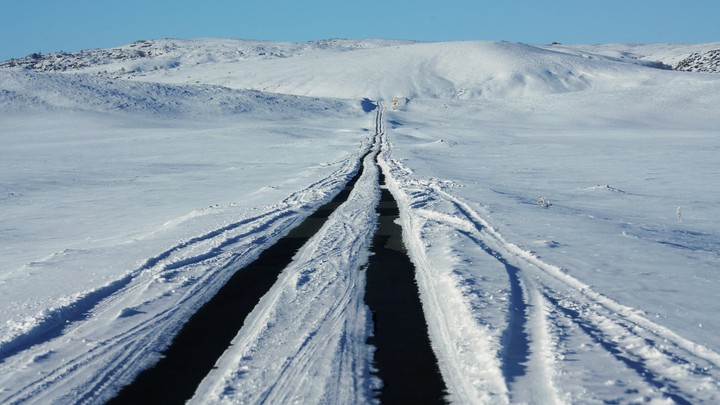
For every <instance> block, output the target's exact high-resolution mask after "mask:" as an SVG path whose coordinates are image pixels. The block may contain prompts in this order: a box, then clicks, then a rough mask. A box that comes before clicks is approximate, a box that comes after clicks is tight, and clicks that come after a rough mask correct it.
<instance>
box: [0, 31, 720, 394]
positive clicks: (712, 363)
mask: <svg viewBox="0 0 720 405" xmlns="http://www.w3.org/2000/svg"><path fill="white" fill-rule="evenodd" d="M719 48H720V44H718V43H710V44H692V45H683V44H656V45H624V44H606V45H562V44H553V45H542V46H532V45H527V44H518V43H510V42H503V41H501V42H486V41H476V42H450V43H420V42H407V41H389V40H358V41H352V40H326V41H316V42H309V43H276V42H265V41H242V40H220V39H199V40H170V39H167V40H149V41H138V42H136V43H133V44H129V45H127V46H123V47H118V48H113V49H100V50H88V51H81V52H76V53H61V52H58V53H52V54H48V55H31V56H28V57H26V58H22V59H16V60H11V61H7V62H4V63H2V64H0V144H1V145H2V151H3V158H2V159H1V160H0V258H1V259H2V260H0V402H2V403H10V404H15V403H99V402H103V401H105V400H108V399H109V398H111V397H112V396H113V395H114V394H115V393H117V392H118V390H119V389H120V388H121V387H122V386H124V385H125V384H128V383H130V382H131V381H132V379H133V378H134V377H135V376H136V375H137V374H138V373H140V372H141V371H142V370H143V369H145V368H147V367H148V366H150V365H151V364H153V362H155V361H156V360H157V359H158V358H159V355H160V354H159V353H160V352H161V351H162V349H163V348H164V347H166V346H167V345H168V344H169V342H170V341H171V339H172V337H173V336H174V335H175V334H176V333H177V331H178V330H179V328H180V327H181V326H182V324H183V323H184V322H185V321H186V320H187V319H188V317H189V316H190V315H191V314H192V313H193V312H194V311H195V310H196V309H197V308H198V307H200V306H201V305H202V304H203V303H204V302H206V301H207V300H209V299H210V297H212V295H213V294H214V292H215V291H217V290H218V289H219V288H220V286H222V285H223V283H224V282H225V281H226V280H227V279H228V278H229V277H230V276H231V275H232V274H233V273H234V272H236V271H242V268H243V266H244V265H246V264H248V263H250V262H251V261H252V260H254V259H255V258H256V257H258V255H259V254H260V253H261V252H262V251H263V250H264V249H266V248H267V247H269V246H270V245H272V243H273V242H274V241H276V240H278V239H279V238H280V237H282V236H283V235H285V234H286V233H287V232H289V231H290V229H292V228H293V226H295V225H297V224H298V223H300V221H302V220H303V219H304V218H306V217H307V216H309V215H310V214H311V213H312V212H313V210H314V209H316V208H317V207H319V206H321V205H322V204H323V203H325V202H327V201H329V200H330V199H331V198H332V197H333V196H334V195H335V194H337V193H338V192H339V191H340V190H341V189H342V188H343V187H344V184H345V183H346V182H347V181H348V179H350V178H351V177H352V176H353V175H354V174H355V173H357V172H358V171H359V170H362V167H363V166H364V167H365V170H363V173H362V176H361V177H360V180H359V181H358V182H357V184H356V186H355V188H354V190H353V191H352V193H351V194H350V197H349V199H348V200H347V202H346V203H344V204H343V205H341V206H340V207H339V208H338V209H337V210H336V211H335V212H334V213H333V214H332V215H331V217H330V218H329V220H328V222H327V223H326V224H325V226H324V227H323V228H322V229H321V230H320V231H319V232H318V233H317V234H316V235H315V236H314V237H313V238H311V240H310V241H309V242H308V243H307V244H306V245H305V246H304V247H303V248H302V249H301V250H300V251H299V252H298V254H297V255H296V257H295V258H294V260H293V262H292V264H290V265H289V266H288V267H287V268H286V269H285V270H284V271H283V273H282V274H281V275H280V277H279V279H278V281H277V283H276V284H275V285H274V286H273V287H272V289H271V290H270V291H269V292H268V293H267V294H266V295H265V296H264V297H263V298H262V299H261V300H260V302H259V303H258V305H257V307H256V308H255V309H254V311H253V312H252V313H251V315H250V316H249V317H248V318H247V320H246V322H245V325H244V327H243V328H242V329H240V330H239V331H238V334H237V336H236V337H235V339H234V340H233V342H232V345H231V346H230V347H228V349H227V351H226V352H225V354H224V355H223V356H222V357H221V358H220V359H218V361H217V364H216V368H215V369H213V370H212V371H211V372H210V373H209V374H208V375H207V376H206V377H205V379H204V381H203V382H202V384H201V385H200V386H199V387H198V389H197V391H196V394H195V397H194V398H193V399H192V402H194V403H238V402H240V403H259V402H266V403H289V402H302V403H372V402H374V397H373V390H374V389H376V388H378V387H379V386H381V384H382V382H381V381H379V380H378V379H377V377H375V376H374V374H373V368H372V367H373V366H372V354H373V351H374V350H375V349H374V348H373V347H372V346H370V345H368V344H367V343H366V342H367V337H368V336H369V335H370V334H371V333H372V322H371V320H370V319H371V317H370V314H369V310H368V309H367V307H366V306H365V304H364V303H363V294H364V286H365V278H364V270H363V269H364V265H365V264H366V262H367V258H368V255H369V254H370V253H369V244H370V240H371V238H372V233H373V231H374V229H375V226H376V213H375V205H376V203H377V201H378V196H379V186H378V184H377V179H378V170H382V171H383V173H384V175H385V178H386V180H387V182H388V187H389V190H390V191H391V192H392V194H393V195H394V197H395V198H396V199H397V201H398V204H399V208H400V222H401V224H402V227H403V239H404V242H405V245H406V247H407V249H408V252H409V255H410V257H411V259H412V261H413V263H414V264H415V266H416V270H417V274H416V278H417V284H418V288H419V293H420V297H421V300H422V303H423V308H424V311H425V315H426V319H427V323H428V332H429V335H430V338H431V341H432V346H433V350H434V351H435V354H436V356H437V358H438V362H439V366H440V369H441V372H442V376H443V379H444V380H445V383H446V385H447V388H448V393H449V400H450V401H451V402H453V403H498V404H503V403H543V404H550V403H558V404H561V403H681V404H682V403H707V404H713V403H717V402H718V401H720V337H719V336H720V333H718V330H719V328H720V324H719V323H718V317H717V313H719V312H720V301H719V300H717V286H718V285H719V283H720V278H719V277H718V272H717V269H718V268H719V267H720V234H719V233H718V232H719V230H720V204H719V203H718V201H720V188H718V187H717V184H718V182H717V178H718V175H719V174H720V166H719V165H718V162H717V155H718V152H719V151H720V137H718V135H719V134H718V128H720V114H718V106H720V76H718V75H716V74H712V73H717V66H716V65H717V63H716V62H717V49H719ZM688 70H691V71H688ZM374 102H377V104H375V103H374ZM375 107H377V108H375ZM368 151H372V152H373V153H371V154H370V155H368V156H367V157H366V158H365V159H364V161H361V160H362V159H361V158H362V157H363V156H365V154H366V152H368ZM375 154H377V155H378V163H379V165H375V164H374V163H373V157H374V155H375Z"/></svg>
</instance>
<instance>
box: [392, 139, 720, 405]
mask: <svg viewBox="0 0 720 405" xmlns="http://www.w3.org/2000/svg"><path fill="white" fill-rule="evenodd" d="M388 148H389V153H387V154H386V155H385V156H384V164H385V166H386V172H387V173H390V175H391V176H392V177H394V179H393V181H394V182H395V184H396V185H395V187H394V190H395V191H396V193H397V194H401V195H402V199H403V200H404V205H406V207H407V211H408V215H407V218H406V221H407V222H410V223H414V224H415V225H413V234H412V235H410V236H409V237H410V238H415V239H416V243H415V247H416V249H418V250H420V251H426V252H427V251H432V250H433V249H437V248H436V247H433V246H430V245H427V244H425V242H423V239H422V236H421V235H422V234H423V233H425V232H427V233H430V232H433V233H437V232H440V233H441V234H446V235H452V234H456V235H460V236H461V239H460V241H462V240H465V241H470V242H471V243H472V244H474V245H475V246H477V248H478V249H479V250H480V251H482V252H484V253H485V254H486V255H487V256H488V257H491V258H493V260H495V261H496V262H497V263H499V265H500V266H499V267H501V268H503V269H504V270H505V272H506V273H507V280H508V297H509V298H508V307H507V308H508V311H507V315H506V326H505V330H504V332H503V333H501V334H499V337H498V339H499V340H500V341H501V342H502V343H503V344H502V345H500V347H499V348H498V349H497V353H498V355H499V356H500V358H501V359H502V362H501V365H500V366H499V368H500V370H501V371H502V377H503V380H504V384H505V385H506V386H507V387H508V389H509V391H508V392H507V394H504V393H503V390H502V388H501V387H497V388H495V389H494V390H495V392H496V395H497V396H499V397H502V396H503V395H508V397H507V398H508V399H507V401H508V402H518V401H520V402H522V401H526V400H532V398H545V400H546V401H547V402H556V403H562V402H565V401H566V400H568V399H569V400H570V401H572V397H571V396H569V395H570V394H569V393H562V392H559V391H558V390H557V388H556V381H555V380H556V379H557V378H559V377H558V375H559V374H563V373H565V371H564V370H565V368H566V367H572V365H571V364H564V363H563V361H562V359H563V358H565V357H566V356H568V355H570V353H569V352H564V350H568V349H567V348H563V346H562V344H561V343H560V341H561V340H565V339H570V338H571V336H572V335H574V334H576V333H582V334H584V335H585V336H587V337H588V338H589V339H590V341H592V342H594V343H595V344H596V345H598V346H599V347H600V348H601V349H602V350H603V351H605V352H606V353H607V354H608V355H609V357H608V358H609V359H614V360H613V361H614V363H615V364H614V365H610V364H609V366H610V367H619V368H623V369H625V370H628V372H630V373H631V374H635V375H636V376H637V378H636V380H637V381H638V382H637V384H638V385H637V392H638V393H642V395H645V397H646V398H648V400H650V399H666V400H672V401H674V402H676V403H716V402H717V401H718V400H720V397H719V394H718V392H720V385H719V383H718V381H720V375H719V374H718V373H719V372H718V370H719V367H718V366H719V365H720V361H719V360H720V357H718V354H717V353H715V352H713V351H711V350H709V349H707V348H705V347H703V346H701V345H697V344H695V343H694V342H691V341H689V340H687V339H684V338H682V337H681V336H679V335H678V334H676V333H675V332H673V331H671V330H669V329H667V328H665V327H662V326H661V325H658V324H656V323H654V322H652V321H650V320H649V319H647V318H646V317H644V316H643V315H642V314H641V313H640V312H639V311H637V310H635V309H633V308H629V307H626V306H624V305H622V304H619V303H617V302H615V301H613V300H611V299H610V298H608V297H606V296H603V295H601V294H599V293H597V292H595V291H594V290H593V289H592V288H591V287H590V286H588V285H586V284H584V283H582V282H580V281H579V280H577V279H575V278H573V277H571V276H570V275H568V274H567V273H566V272H564V271H562V270H561V269H559V268H558V267H556V266H553V265H550V264H547V263H544V262H543V261H541V260H540V259H539V258H537V257H536V256H534V255H533V254H532V253H530V252H527V251H525V250H523V249H521V248H520V247H518V246H517V245H514V244H512V243H509V242H507V241H505V240H504V238H503V237H502V236H501V235H500V233H499V232H498V231H497V230H495V229H494V228H492V227H491V226H490V225H489V224H488V223H487V222H486V221H485V220H483V219H482V218H481V216H480V215H479V214H478V213H477V212H476V211H474V210H473V209H472V208H471V207H470V206H469V205H468V204H467V203H465V202H463V201H462V200H460V199H458V198H456V197H454V196H453V195H451V194H449V193H448V192H446V191H445V188H446V185H445V184H444V183H443V182H441V181H439V180H436V179H428V180H415V179H413V178H412V171H411V170H410V169H408V168H407V167H404V165H402V163H400V162H399V161H397V160H395V159H393V158H392V153H391V152H392V146H391V145H389V147H388ZM436 239H437V238H436ZM456 243H457V242H456ZM428 249H429V250H428ZM466 249H467V248H466ZM426 254H427V253H426ZM419 262H421V265H422V266H424V267H431V266H433V265H432V264H431V263H422V260H419ZM426 271H430V270H429V269H428V270H426ZM435 272H437V271H435ZM449 274H450V275H451V276H452V274H451V273H449ZM458 274H460V273H458ZM436 277H437V276H436ZM453 277H454V279H455V280H456V281H455V283H456V284H455V286H454V288H456V289H457V290H459V291H465V290H466V287H465V286H466V285H468V283H470V284H474V283H476V281H475V280H474V278H473V277H474V276H471V275H467V276H462V277H457V276H453ZM427 290H428V292H429V293H431V294H432V293H433V292H432V289H430V288H428V289H427ZM444 294H447V292H444ZM464 301H465V304H464V305H466V306H467V305H469V306H476V307H477V308H481V307H482V306H483V305H487V302H486V301H487V300H486V299H485V301H483V298H478V297H473V296H466V297H465V298H464ZM470 313H473V312H472V311H471V312H470ZM474 313H475V314H477V312H474ZM448 315H449V314H447V313H443V314H442V315H438V316H448ZM473 316H474V315H473ZM559 319H563V320H568V321H569V322H570V323H571V324H572V325H576V327H574V328H570V329H568V328H567V327H565V326H563V325H562V324H560V323H558V322H559ZM473 322H480V321H479V320H477V319H475V320H473ZM563 322H564V321H563ZM436 339H437V340H436V341H435V344H436V345H442V346H446V347H448V348H451V347H452V346H454V345H457V341H458V339H460V337H457V336H456V337H453V335H452V333H438V334H436ZM445 350H446V351H447V353H451V349H445ZM441 362H442V360H441ZM592 366H593V367H602V365H592ZM455 378H460V379H461V378H467V377H455ZM451 380H452V379H451ZM576 383H577V382H576ZM453 385H454V386H453V387H452V388H451V394H453V392H452V391H453V390H457V392H461V391H462V390H463V389H462V388H461V387H460V385H461V382H460V381H458V382H455V383H453ZM488 388H490V386H488ZM628 389H629V390H634V389H635V388H628ZM538 393H541V394H542V395H541V396H538V395H537V394H538ZM585 395H591V396H592V395H593V394H592V393H585ZM596 395H599V396H598V397H596V398H597V400H601V401H602V400H603V398H602V395H603V394H602V392H601V393H599V394H596ZM585 399H587V398H585ZM501 402H502V401H501Z"/></svg>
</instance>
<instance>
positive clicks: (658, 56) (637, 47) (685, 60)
mask: <svg viewBox="0 0 720 405" xmlns="http://www.w3.org/2000/svg"><path fill="white" fill-rule="evenodd" d="M543 48H545V49H551V50H556V51H560V52H568V53H572V54H576V55H581V56H584V57H588V58H593V57H594V58H601V59H608V60H616V61H624V62H629V63H637V64H641V65H647V66H655V67H660V68H666V69H673V70H679V71H696V72H707V73H720V42H712V43H701V44H602V45H562V44H553V45H548V46H544V47H543Z"/></svg>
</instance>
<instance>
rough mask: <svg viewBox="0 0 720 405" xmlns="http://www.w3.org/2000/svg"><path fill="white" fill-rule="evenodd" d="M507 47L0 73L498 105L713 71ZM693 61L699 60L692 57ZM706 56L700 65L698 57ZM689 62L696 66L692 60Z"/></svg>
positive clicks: (171, 50) (202, 58)
mask: <svg viewBox="0 0 720 405" xmlns="http://www.w3.org/2000/svg"><path fill="white" fill-rule="evenodd" d="M711 45H713V46H714V45H717V44H706V45H703V46H700V45H697V46H691V47H689V48H688V47H679V46H674V47H673V46H662V47H660V46H653V45H642V46H641V45H636V46H625V45H616V46H562V45H553V46H543V47H537V46H530V45H525V44H518V43H509V42H454V43H412V42H402V41H389V40H363V41H351V40H328V41H316V42H308V43H273V42H261V41H241V40H158V41H138V42H135V43H133V44H130V45H127V46H123V47H118V48H111V49H99V50H92V51H81V52H76V53H51V54H47V55H37V54H35V55H30V56H28V57H25V58H22V59H17V60H11V61H8V62H5V63H3V64H1V65H0V67H3V68H6V69H11V70H18V69H25V70H33V71H42V72H48V71H52V72H58V71H60V72H74V73H88V74H94V75H98V76H100V77H109V78H124V79H130V80H136V81H149V82H153V83H170V84H213V85H218V86H224V87H230V88H238V89H255V90H262V91H270V92H275V93H283V94H296V95H306V96H321V97H343V98H355V99H357V98H363V97H370V98H374V99H377V98H384V99H390V98H392V97H408V98H414V97H440V98H460V99H473V98H478V97H480V98H504V97H518V96H526V95H537V94H554V93H562V92H569V91H579V90H584V89H589V88H608V87H627V86H634V85H637V84H639V83H647V82H648V81H655V80H656V81H663V80H665V79H664V76H659V75H657V74H655V72H651V71H649V68H660V69H665V68H668V67H670V66H672V67H678V68H680V69H687V68H686V66H688V65H689V62H688V61H687V58H693V60H694V62H693V63H692V66H693V69H694V70H702V71H715V70H714V69H716V68H715V67H713V66H715V65H714V64H713V63H714V62H713V58H711V57H710V56H711V55H712V53H707V52H709V51H708V50H707V47H708V46H711ZM692 51H694V52H695V53H697V52H703V54H704V55H706V56H705V57H704V58H700V57H695V56H692V55H694V54H695V53H693V52H692ZM708 55H710V56H708ZM695 59H697V60H695Z"/></svg>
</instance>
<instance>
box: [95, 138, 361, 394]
mask: <svg viewBox="0 0 720 405" xmlns="http://www.w3.org/2000/svg"><path fill="white" fill-rule="evenodd" d="M367 154H370V151H368V152H367ZM367 154H366V155H365V156H367ZM365 156H363V157H362V159H364V158H365ZM360 174H361V172H360V171H358V173H357V174H356V175H355V176H354V177H353V178H351V179H350V180H349V181H348V182H347V184H346V185H345V187H344V188H343V189H342V190H341V191H340V193H338V194H337V195H336V196H335V197H334V198H333V199H332V200H331V201H330V202H328V203H326V204H324V205H322V206H321V207H320V208H318V209H317V210H315V211H314V212H313V213H312V214H311V215H310V216H309V217H308V218H306V219H305V220H304V221H303V222H302V223H300V224H299V225H297V226H296V227H295V228H293V229H292V230H291V231H290V232H289V233H288V234H287V235H285V236H284V237H282V238H280V239H279V240H278V241H277V242H275V243H274V244H273V245H272V246H270V247H268V248H267V249H266V250H264V251H263V252H262V253H261V254H260V256H259V257H258V258H257V259H255V260H254V261H253V262H252V263H250V264H248V265H246V266H244V267H243V268H242V269H241V270H238V271H237V272H235V273H234V275H233V276H232V277H231V278H230V279H229V280H228V281H227V282H226V283H225V284H224V285H223V286H222V287H221V288H220V289H219V290H218V292H217V293H216V294H215V295H214V296H213V297H212V298H211V299H210V300H209V301H208V302H206V303H205V304H204V305H203V306H202V307H201V308H199V309H198V310H197V312H195V313H194V314H193V315H192V317H191V318H190V319H189V320H188V321H187V322H186V323H185V325H183V327H182V329H181V330H180V331H179V332H178V334H177V335H176V336H175V337H174V338H173V341H172V343H171V344H170V346H169V347H168V348H167V349H165V351H164V352H163V354H162V359H161V360H160V361H159V362H158V363H157V364H155V365H153V366H152V367H151V368H149V369H147V370H145V371H144V372H142V373H141V374H140V375H139V376H138V377H137V378H136V379H135V380H133V382H132V383H131V384H130V385H128V386H127V387H125V388H124V389H123V390H122V391H121V392H120V393H119V394H118V395H117V396H116V397H115V398H113V399H112V400H111V401H109V402H108V403H110V404H124V403H128V404H129V403H140V402H148V401H149V402H165V403H171V402H177V403H183V402H185V401H187V400H189V399H190V398H191V397H192V396H193V394H194V393H195V389H196V387H197V386H198V385H199V384H200V382H201V381H202V379H203V378H204V377H205V376H206V375H207V374H208V373H209V372H210V370H211V369H212V368H213V366H214V365H215V362H216V361H217V359H218V358H219V357H220V356H221V355H222V354H223V352H224V351H225V349H227V347H228V346H229V345H230V342H231V341H232V339H233V338H234V337H235V335H236V334H237V332H238V330H240V328H241V327H242V326H243V324H244V322H245V319H246V318H247V316H248V315H249V314H250V312H251V311H252V310H253V309H254V308H255V306H256V305H257V303H258V301H259V300H260V299H261V298H262V297H263V295H265V294H266V293H267V292H268V290H269V289H270V288H271V287H272V285H273V284H274V283H275V281H276V280H277V277H278V275H279V274H280V272H282V271H283V269H285V267H287V266H288V265H289V264H290V263H291V262H292V259H293V256H294V255H295V253H296V252H297V251H298V250H299V249H300V248H301V247H302V246H303V245H304V244H305V243H306V242H307V241H308V240H309V239H310V238H311V237H312V236H313V235H315V233H317V232H318V231H319V230H320V228H321V227H322V226H323V225H324V224H325V222H326V221H327V219H328V218H329V217H330V215H331V214H332V213H333V212H334V211H335V210H336V209H337V208H338V207H339V206H340V205H341V204H343V203H344V202H345V201H346V200H347V198H348V196H349V195H350V192H351V191H352V189H353V188H354V186H355V183H357V180H358V179H359V178H360Z"/></svg>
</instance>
